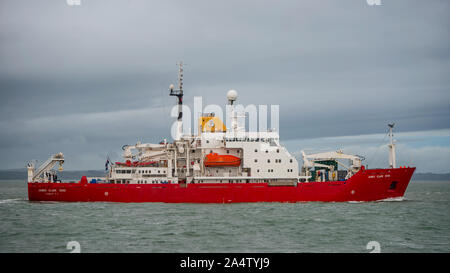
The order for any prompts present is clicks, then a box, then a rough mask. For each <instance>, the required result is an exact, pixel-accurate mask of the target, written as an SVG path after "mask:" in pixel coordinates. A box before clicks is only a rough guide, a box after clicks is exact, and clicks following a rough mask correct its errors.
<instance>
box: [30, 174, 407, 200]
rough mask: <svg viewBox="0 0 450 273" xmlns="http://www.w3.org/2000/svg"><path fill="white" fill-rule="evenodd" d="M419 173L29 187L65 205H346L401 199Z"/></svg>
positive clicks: (32, 193) (35, 193) (35, 197)
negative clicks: (286, 182) (289, 181)
mask: <svg viewBox="0 0 450 273" xmlns="http://www.w3.org/2000/svg"><path fill="white" fill-rule="evenodd" d="M414 170H415V168H409V167H408V168H397V169H372V170H370V169H369V170H364V169H362V170H360V171H359V172H358V173H356V174H355V175H353V176H352V177H351V178H350V179H348V180H346V181H330V182H299V183H298V184H297V186H270V185H269V184H268V183H235V184H233V183H231V184H223V183H201V184H188V185H180V184H81V183H28V199H29V200H30V201H63V202H166V203H241V202H309V201H323V202H346V201H377V200H383V199H388V198H398V197H402V196H403V195H404V193H405V191H406V188H407V187H408V184H409V181H410V179H411V176H412V174H413V173H414Z"/></svg>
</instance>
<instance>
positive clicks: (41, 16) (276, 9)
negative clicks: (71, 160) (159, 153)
mask: <svg viewBox="0 0 450 273" xmlns="http://www.w3.org/2000/svg"><path fill="white" fill-rule="evenodd" d="M0 5H1V8H0V41H1V42H0V60H1V62H0V129H1V131H0V152H1V154H2V157H1V161H0V163H2V164H3V166H4V167H5V168H9V167H17V166H23V165H24V164H25V162H26V161H27V160H28V159H29V158H30V157H31V158H41V157H46V156H47V155H48V154H50V153H53V152H54V151H55V150H57V151H59V150H68V152H69V153H70V155H71V156H73V157H80V158H81V157H82V156H83V153H86V152H88V153H91V152H93V151H97V153H99V154H100V153H106V152H103V151H110V152H111V151H115V149H117V147H120V146H121V145H122V144H124V143H130V142H133V141H136V140H137V139H141V140H144V141H145V140H147V141H159V140H160V139H161V138H163V137H164V136H165V137H169V135H170V132H169V128H170V125H171V124H172V122H173V119H171V118H170V117H169V113H170V112H169V110H170V108H171V107H172V105H173V104H174V100H173V98H172V97H169V96H168V91H167V89H168V88H167V87H168V86H169V84H170V83H175V82H176V69H177V68H176V66H175V63H176V62H177V61H179V60H183V61H184V62H185V63H187V65H186V67H185V81H184V83H185V85H184V86H185V94H186V97H185V104H187V105H191V106H192V100H193V97H194V96H199V95H201V96H203V98H204V103H205V104H219V105H223V104H224V103H225V102H226V100H225V94H226V91H227V90H229V89H232V88H233V89H236V90H237V91H238V93H239V98H238V102H239V103H242V104H244V105H248V104H256V105H258V104H277V105H280V130H281V131H280V133H281V137H282V139H284V140H297V139H310V138H320V137H333V136H347V135H368V134H374V133H377V132H379V131H380V129H381V130H382V128H384V127H385V125H386V123H388V122H392V121H396V122H397V125H398V126H397V130H398V131H400V132H411V131H424V130H438V129H445V128H449V124H450V107H448V106H449V105H450V78H449V77H448V71H449V69H450V52H449V51H448V48H449V47H450V36H449V35H448V27H449V20H448V12H447V10H449V8H450V3H449V2H447V1H432V2H430V1H420V0H415V1H411V0H399V1H386V2H385V3H384V2H383V5H382V6H369V5H367V3H366V1H364V0H361V1H331V0H329V1H320V3H319V2H318V1H312V0H309V1H292V0H281V1H276V2H274V1H256V0H250V1H237V0H231V1H222V2H217V1H207V0H194V1H189V2H185V1H144V0H134V1H106V0H103V1H101V0H98V1H97V0H96V1H90V0H82V5H81V6H76V7H73V6H69V5H67V4H66V3H65V1H26V0H5V1H2V2H1V4H0ZM82 147H86V148H82ZM99 157H102V156H99ZM88 158H91V159H88ZM94 158H96V157H94V156H92V157H86V158H85V159H84V160H81V159H80V160H79V161H77V162H82V163H76V164H75V165H73V167H74V168H77V167H76V166H79V168H81V167H82V166H83V168H84V166H90V165H92V166H94V165H93V164H97V163H95V162H94Z"/></svg>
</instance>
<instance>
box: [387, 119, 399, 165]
mask: <svg viewBox="0 0 450 273" xmlns="http://www.w3.org/2000/svg"><path fill="white" fill-rule="evenodd" d="M394 125H395V123H390V124H388V127H389V140H390V141H389V145H388V147H389V167H391V168H394V169H395V168H396V167H397V164H396V162H395V161H396V159H395V143H394V133H393V132H392V130H393V129H394Z"/></svg>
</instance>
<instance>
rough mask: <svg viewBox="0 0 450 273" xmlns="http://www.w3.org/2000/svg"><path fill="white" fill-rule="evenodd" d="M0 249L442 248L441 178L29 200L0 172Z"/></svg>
mask: <svg viewBox="0 0 450 273" xmlns="http://www.w3.org/2000/svg"><path fill="white" fill-rule="evenodd" d="M0 232H1V233H0V252H61V253H63V252H70V251H69V250H68V249H67V248H66V246H67V243H68V242H69V241H77V242H79V243H80V245H81V252H369V250H367V249H366V245H367V243H368V242H369V241H377V242H379V244H380V247H381V252H449V250H450V247H449V243H450V182H431V181H430V182H429V181H412V182H411V184H410V186H409V188H408V190H407V193H406V196H405V199H404V200H403V201H391V202H367V203H322V202H309V203H294V204H292V203H244V204H163V203H58V202H29V201H28V200H27V188H26V183H25V182H23V181H0Z"/></svg>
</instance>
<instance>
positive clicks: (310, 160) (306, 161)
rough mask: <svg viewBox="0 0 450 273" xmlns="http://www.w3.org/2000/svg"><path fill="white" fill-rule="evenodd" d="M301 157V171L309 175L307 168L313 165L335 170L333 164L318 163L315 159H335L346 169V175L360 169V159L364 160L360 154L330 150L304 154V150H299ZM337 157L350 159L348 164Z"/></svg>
mask: <svg viewBox="0 0 450 273" xmlns="http://www.w3.org/2000/svg"><path fill="white" fill-rule="evenodd" d="M301 154H302V158H303V171H304V172H305V174H306V175H309V169H310V168H314V167H320V168H327V169H329V170H330V171H335V170H334V166H333V165H326V164H322V163H319V162H317V161H330V160H331V161H336V163H337V164H339V165H341V166H342V167H344V168H345V169H347V170H348V175H347V176H348V177H349V176H351V175H353V174H354V173H356V172H358V171H359V170H360V169H361V161H362V160H364V158H363V157H362V156H359V155H349V154H344V153H343V152H342V151H340V150H339V151H332V152H324V153H317V154H310V155H306V154H305V152H304V151H301ZM337 159H348V160H349V161H350V166H347V165H345V164H343V163H342V162H339V161H338V160H337Z"/></svg>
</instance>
